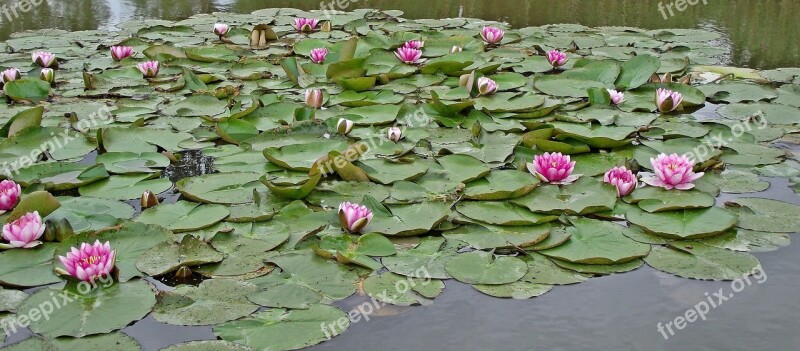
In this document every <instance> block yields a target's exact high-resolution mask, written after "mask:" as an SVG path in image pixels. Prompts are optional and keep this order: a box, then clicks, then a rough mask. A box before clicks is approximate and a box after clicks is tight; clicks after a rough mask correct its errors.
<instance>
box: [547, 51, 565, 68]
mask: <svg viewBox="0 0 800 351" xmlns="http://www.w3.org/2000/svg"><path fill="white" fill-rule="evenodd" d="M567 61H569V56H567V54H565V53H563V52H561V51H560V50H550V51H548V52H547V62H549V63H550V65H551V66H553V68H558V67H561V66H563V65H564V64H566V63H567Z"/></svg>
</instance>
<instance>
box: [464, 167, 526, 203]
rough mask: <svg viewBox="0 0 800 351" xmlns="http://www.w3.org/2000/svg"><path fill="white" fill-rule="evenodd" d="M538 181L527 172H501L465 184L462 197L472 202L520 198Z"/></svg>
mask: <svg viewBox="0 0 800 351" xmlns="http://www.w3.org/2000/svg"><path fill="white" fill-rule="evenodd" d="M539 183H540V181H539V180H538V179H537V178H536V177H534V176H533V175H532V174H530V173H528V172H520V171H517V170H501V171H494V172H491V173H489V174H488V175H487V176H486V178H483V179H479V180H476V181H473V182H470V183H468V184H467V187H466V189H464V197H465V198H467V199H473V200H505V199H514V198H518V197H522V196H525V195H527V194H528V193H530V192H531V191H533V189H535V188H536V187H537V186H538V185H539Z"/></svg>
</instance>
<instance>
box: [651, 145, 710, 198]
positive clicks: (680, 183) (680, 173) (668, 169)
mask: <svg viewBox="0 0 800 351" xmlns="http://www.w3.org/2000/svg"><path fill="white" fill-rule="evenodd" d="M650 164H651V165H652V166H653V171H654V172H655V173H649V172H643V173H642V175H643V177H642V181H643V182H645V183H646V184H648V185H652V186H657V187H662V188H664V189H667V190H672V189H678V190H689V189H692V188H694V184H692V182H694V181H695V180H697V179H700V177H702V176H703V174H705V173H703V172H700V173H694V170H693V169H692V168H693V167H694V162H693V161H692V160H690V159H689V157H687V156H686V155H678V154H671V155H667V154H659V155H658V156H657V157H656V158H651V159H650Z"/></svg>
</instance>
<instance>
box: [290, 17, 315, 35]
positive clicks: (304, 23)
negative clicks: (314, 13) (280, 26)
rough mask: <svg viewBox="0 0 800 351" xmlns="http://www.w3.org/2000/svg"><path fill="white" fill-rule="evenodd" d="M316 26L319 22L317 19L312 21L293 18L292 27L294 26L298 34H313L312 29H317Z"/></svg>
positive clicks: (310, 19)
mask: <svg viewBox="0 0 800 351" xmlns="http://www.w3.org/2000/svg"><path fill="white" fill-rule="evenodd" d="M317 24H319V20H318V19H313V18H295V19H294V23H293V26H294V29H296V30H297V31H298V32H303V33H310V32H313V31H314V29H316V28H317Z"/></svg>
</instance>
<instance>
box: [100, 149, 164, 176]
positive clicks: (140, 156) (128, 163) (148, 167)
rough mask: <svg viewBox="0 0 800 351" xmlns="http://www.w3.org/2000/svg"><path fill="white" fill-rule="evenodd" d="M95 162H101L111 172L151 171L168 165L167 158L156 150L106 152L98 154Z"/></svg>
mask: <svg viewBox="0 0 800 351" xmlns="http://www.w3.org/2000/svg"><path fill="white" fill-rule="evenodd" d="M95 162H97V163H102V164H103V165H104V166H105V169H106V170H107V171H109V172H111V173H116V174H126V173H153V172H157V170H155V169H154V168H166V167H167V166H169V158H167V156H164V155H163V154H161V153H158V152H143V153H137V152H107V153H104V154H102V155H98V156H97V158H96V159H95Z"/></svg>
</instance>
